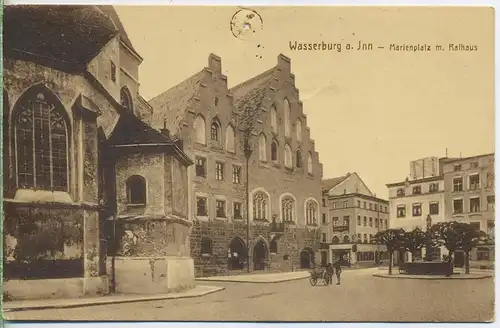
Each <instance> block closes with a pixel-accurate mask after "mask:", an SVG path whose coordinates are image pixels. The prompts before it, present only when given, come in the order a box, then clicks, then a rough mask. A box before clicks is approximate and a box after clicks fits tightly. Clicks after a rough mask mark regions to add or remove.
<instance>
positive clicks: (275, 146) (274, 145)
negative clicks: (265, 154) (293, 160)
mask: <svg viewBox="0 0 500 328" xmlns="http://www.w3.org/2000/svg"><path fill="white" fill-rule="evenodd" d="M271 160H272V161H277V160H278V143H277V142H276V141H273V142H272V143H271Z"/></svg>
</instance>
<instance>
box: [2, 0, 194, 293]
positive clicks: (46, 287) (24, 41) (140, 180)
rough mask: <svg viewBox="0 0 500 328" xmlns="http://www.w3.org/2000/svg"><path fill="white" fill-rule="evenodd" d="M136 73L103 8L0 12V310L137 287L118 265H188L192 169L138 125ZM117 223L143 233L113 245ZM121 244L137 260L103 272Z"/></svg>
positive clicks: (131, 273)
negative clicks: (146, 261) (166, 232)
mask: <svg viewBox="0 0 500 328" xmlns="http://www.w3.org/2000/svg"><path fill="white" fill-rule="evenodd" d="M47 21H50V22H51V24H50V25H47ZM68 21H71V22H73V24H72V25H67V22H68ZM61 31H64V33H61ZM89 36H91V37H89ZM141 62H142V58H141V57H140V56H139V55H138V53H137V52H136V51H135V50H134V48H133V46H132V44H131V43H130V40H129V39H128V37H127V35H126V33H125V30H124V28H123V26H122V24H121V22H120V20H119V18H118V16H117V14H116V12H115V11H114V9H113V7H111V6H64V7H63V6H8V7H6V8H5V10H4V58H3V68H4V71H3V77H4V80H3V81H4V89H3V115H4V116H3V140H4V141H3V142H4V143H3V160H4V162H3V166H4V172H3V173H4V180H3V193H4V194H3V195H4V199H3V205H4V207H3V208H4V216H3V228H4V229H3V231H4V234H3V237H4V238H3V241H4V248H3V249H4V252H3V254H4V258H3V261H4V262H3V268H4V270H3V274H4V284H3V289H4V300H9V299H37V298H57V297H63V298H67V297H81V296H83V295H93V294H106V293H107V292H108V291H109V290H110V283H112V285H113V287H117V286H118V289H120V288H121V287H120V286H123V285H127V284H130V283H131V282H132V284H133V283H136V282H134V281H136V280H137V279H139V280H140V279H141V278H142V276H143V271H141V272H140V273H139V272H137V270H136V269H137V268H136V267H134V266H133V265H132V266H129V267H126V266H127V265H128V264H130V263H132V262H130V261H127V257H134V256H146V257H147V256H152V255H154V256H163V257H166V256H172V258H173V260H174V262H175V261H177V260H178V259H189V249H188V244H186V243H185V242H186V239H185V237H186V236H187V232H188V231H189V230H188V229H189V223H188V221H187V220H186V218H187V202H183V199H185V198H187V183H186V182H184V181H183V179H184V177H185V178H186V179H187V169H186V168H187V167H188V166H189V165H190V164H191V162H190V160H189V158H188V157H187V156H186V154H185V153H183V152H182V150H181V149H180V148H179V147H178V145H176V144H175V143H174V142H172V140H170V139H169V138H168V137H167V136H165V135H164V134H162V133H160V132H159V131H157V130H154V129H153V128H152V127H150V126H149V125H147V124H146V123H144V122H143V121H141V120H140V117H143V116H148V113H149V115H150V114H151V107H150V106H149V105H148V104H147V103H146V102H145V101H144V100H143V99H142V98H141V97H140V96H139V95H138V92H139V90H138V87H139V84H138V66H139V64H140V63H141ZM153 162H154V163H155V165H156V166H155V168H154V172H155V173H156V174H154V175H148V174H150V173H151V172H152V171H149V168H148V169H147V170H146V169H145V166H146V165H150V164H152V163H153ZM162 180H163V181H162ZM184 180H185V179H184ZM155 181H156V182H158V183H159V181H162V183H161V184H162V186H163V187H164V189H162V191H163V193H158V192H157V191H158V188H159V186H158V184H155V183H154V182H155ZM174 185H175V188H174ZM159 194H161V196H158V195H159ZM163 195H164V197H162V196H163ZM132 212H134V213H132ZM123 214H127V218H129V219H130V220H131V221H134V220H136V221H137V219H139V217H140V219H141V223H139V224H136V223H133V222H129V224H128V226H127V227H124V229H123V231H122V232H123V234H122V235H120V236H116V235H115V234H113V233H112V232H111V231H106V229H105V225H106V224H105V222H106V221H109V219H111V221H113V222H115V223H116V221H120V220H119V219H120V218H119V216H120V215H123ZM174 216H175V218H174ZM155 220H159V221H161V224H159V225H156V228H155V227H153V226H151V225H149V223H151V222H153V221H155ZM165 224H166V225H168V226H169V227H170V228H172V229H175V231H173V232H172V235H173V236H175V237H177V238H171V239H168V240H167V239H166V238H162V237H158V239H159V240H161V241H163V242H164V243H163V246H165V248H166V249H155V250H151V249H148V251H145V250H144V247H142V248H141V245H144V244H145V242H144V240H145V239H147V238H148V235H150V234H157V233H158V234H161V233H162V232H161V231H158V230H159V229H160V227H161V226H162V225H165ZM133 226H135V227H137V226H141V227H144V228H145V235H141V234H137V233H136V232H137V231H135V229H134V228H132V227H133ZM112 231H114V229H112ZM126 233H129V235H130V236H131V239H133V243H132V245H130V246H131V247H128V248H129V249H132V250H134V249H135V250H136V252H135V253H134V252H132V253H130V252H129V253H128V254H127V255H126V256H125V257H124V258H122V260H121V261H122V263H124V264H123V265H122V266H120V265H117V266H115V265H114V264H116V263H113V269H114V268H115V267H119V268H121V271H120V272H115V271H114V270H113V271H111V272H110V271H109V269H108V266H107V263H106V262H107V256H106V255H107V245H111V246H113V247H112V248H123V246H124V244H123V243H121V240H120V238H121V237H123V235H125V234H126ZM106 236H110V237H111V238H110V239H107V238H106ZM160 244H161V243H158V244H157V245H160ZM186 245H187V249H186ZM114 246H116V247H114ZM174 249H175V251H174ZM113 255H116V254H115V253H113ZM188 262H189V261H187V262H186V263H187V267H188V269H187V270H185V272H184V273H186V271H189V263H188ZM191 262H192V260H191ZM180 266H182V265H180ZM192 266H193V265H192V263H191V267H192ZM146 270H149V269H148V268H146ZM151 270H152V269H151ZM191 271H192V270H191ZM187 273H188V274H189V272H187ZM127 275H128V277H127ZM134 277H135V278H136V279H135V280H134V279H133V278H134ZM175 277H176V276H175V274H171V275H170V276H169V277H167V278H165V279H164V280H165V281H166V283H163V282H162V281H159V280H158V277H156V280H154V281H155V284H156V287H168V288H172V287H173V286H174V285H175V281H173V279H174V278H175ZM186 277H188V275H186ZM191 277H192V279H191V282H190V283H188V284H186V283H185V280H182V282H181V284H183V286H187V285H189V284H191V285H192V283H194V274H191ZM149 280H151V279H149ZM179 286H180V284H178V285H177V287H179ZM136 287H137V283H136ZM168 288H166V289H168ZM152 289H154V288H152ZM160 290H161V291H164V290H165V288H163V289H162V288H160ZM157 291H158V288H157Z"/></svg>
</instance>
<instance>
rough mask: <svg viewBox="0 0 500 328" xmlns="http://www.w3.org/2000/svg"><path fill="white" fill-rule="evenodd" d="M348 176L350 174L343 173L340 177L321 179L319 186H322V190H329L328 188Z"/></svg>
mask: <svg viewBox="0 0 500 328" xmlns="http://www.w3.org/2000/svg"><path fill="white" fill-rule="evenodd" d="M349 176H350V174H346V175H343V176H341V177H336V178H330V179H323V180H322V181H321V186H322V188H323V190H330V189H332V188H334V187H335V186H337V185H339V184H340V183H342V182H343V181H344V180H345V179H347V178H348V177H349Z"/></svg>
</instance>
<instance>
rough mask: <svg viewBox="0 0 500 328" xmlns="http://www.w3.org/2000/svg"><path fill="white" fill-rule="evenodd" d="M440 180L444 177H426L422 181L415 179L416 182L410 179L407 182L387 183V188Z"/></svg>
mask: <svg viewBox="0 0 500 328" xmlns="http://www.w3.org/2000/svg"><path fill="white" fill-rule="evenodd" d="M439 180H443V176H442V175H436V176H435V177H426V178H422V179H414V180H410V179H408V180H405V181H399V182H392V183H387V184H386V187H387V188H390V187H397V186H404V185H405V184H406V182H407V181H408V183H409V184H410V185H412V184H416V183H424V182H431V181H439Z"/></svg>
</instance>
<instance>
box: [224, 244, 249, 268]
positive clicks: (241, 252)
mask: <svg viewBox="0 0 500 328" xmlns="http://www.w3.org/2000/svg"><path fill="white" fill-rule="evenodd" d="M227 257H228V267H229V270H243V269H244V266H245V261H246V260H247V247H246V246H245V243H244V242H243V240H241V238H239V237H234V238H233V240H231V243H230V244H229V248H228V250H227Z"/></svg>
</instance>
